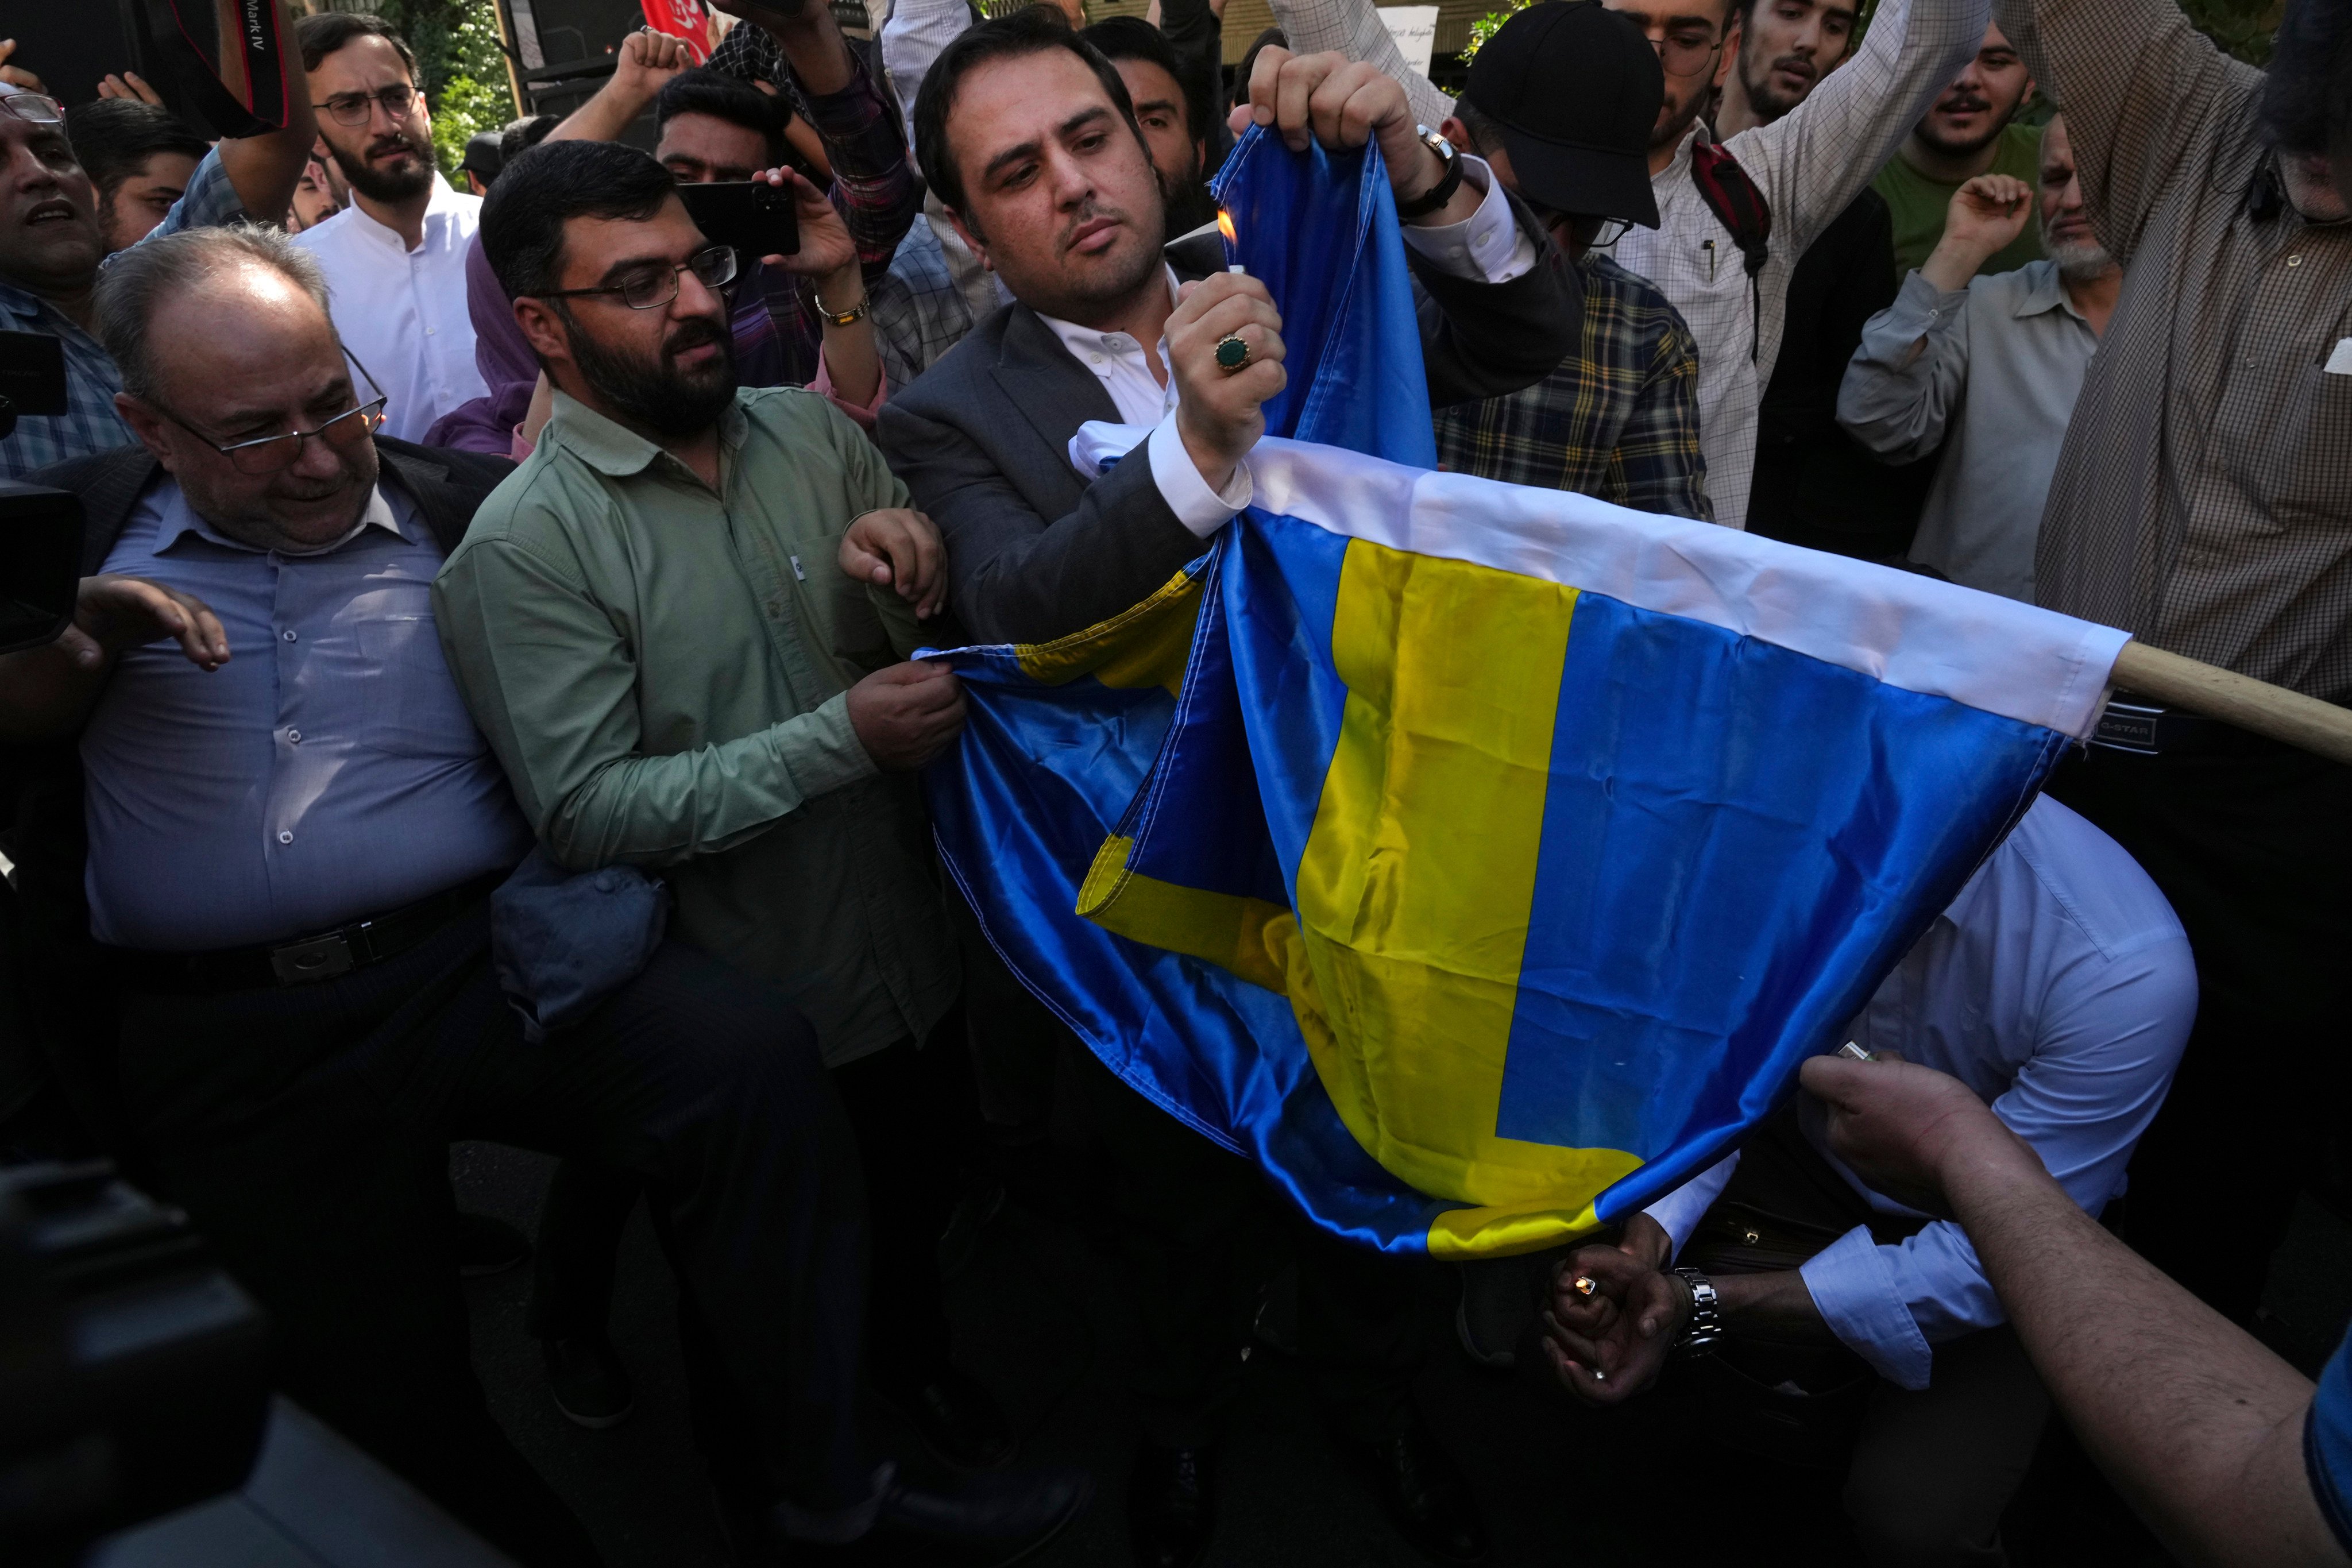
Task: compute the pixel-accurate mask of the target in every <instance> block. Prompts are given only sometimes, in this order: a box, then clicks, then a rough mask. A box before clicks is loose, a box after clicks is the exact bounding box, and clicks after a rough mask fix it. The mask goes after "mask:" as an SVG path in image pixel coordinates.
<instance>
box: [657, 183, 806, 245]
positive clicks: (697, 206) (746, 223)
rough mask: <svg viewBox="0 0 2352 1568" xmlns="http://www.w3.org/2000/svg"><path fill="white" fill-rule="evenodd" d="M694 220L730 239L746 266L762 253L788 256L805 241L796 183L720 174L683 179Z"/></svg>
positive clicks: (709, 231)
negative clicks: (709, 179) (705, 179)
mask: <svg viewBox="0 0 2352 1568" xmlns="http://www.w3.org/2000/svg"><path fill="white" fill-rule="evenodd" d="M677 194H678V195H679V196H681V197H683V198H684V199H685V202H686V210H687V212H688V214H689V215H691V216H692V217H693V218H694V222H695V226H697V227H698V228H699V229H701V230H702V232H703V233H704V235H706V236H707V237H709V238H711V239H714V240H716V241H718V242H719V244H721V245H731V246H733V247H735V253H736V254H737V255H738V256H740V257H741V258H744V259H743V261H742V262H741V263H740V264H739V265H744V266H748V265H749V264H750V263H751V262H753V261H757V260H758V259H759V258H761V257H763V256H790V255H792V254H793V252H795V251H797V250H798V249H800V247H801V217H800V211H799V209H798V208H797V207H796V206H795V205H793V187H791V186H789V185H772V184H768V182H767V181H765V180H718V181H712V182H709V183H708V184H682V185H680V186H678V188H677Z"/></svg>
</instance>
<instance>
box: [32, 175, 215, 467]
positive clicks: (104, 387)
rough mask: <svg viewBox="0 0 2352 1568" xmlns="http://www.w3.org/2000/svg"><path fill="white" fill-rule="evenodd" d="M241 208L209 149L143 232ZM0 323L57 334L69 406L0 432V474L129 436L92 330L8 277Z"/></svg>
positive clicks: (108, 365)
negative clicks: (0, 434)
mask: <svg viewBox="0 0 2352 1568" xmlns="http://www.w3.org/2000/svg"><path fill="white" fill-rule="evenodd" d="M243 216H245V205H244V203H242V202H241V201H239V200H238V199H237V195H236V186H235V185H234V184H231V183H230V182H229V177H228V171H227V170H226V169H224V168H222V167H221V161H220V154H219V153H217V152H214V153H206V154H205V161H204V162H203V163H199V164H197V165H196V172H195V173H194V174H193V175H191V176H190V177H189V180H188V188H187V190H186V192H185V193H184V195H182V196H181V197H180V199H179V200H178V201H177V202H175V203H173V206H172V210H171V211H170V212H168V213H166V214H164V215H163V222H162V223H160V224H158V225H156V226H155V230H154V233H153V234H150V235H149V236H148V238H150V239H152V238H154V237H155V236H156V235H163V234H177V233H178V232H179V231H180V230H182V229H184V228H205V227H208V226H211V225H214V224H223V223H234V222H236V220H237V219H238V218H241V217H243ZM0 329H5V330H6V331H15V332H39V333H41V334H42V335H44V336H46V337H52V338H57V339H58V340H59V341H61V342H63V343H64V344H65V349H66V411H65V412H64V413H63V414H58V415H30V414H28V415H24V416H20V417H19V418H18V419H17V421H16V431H15V433H14V434H12V435H10V436H8V437H5V439H0V479H23V478H24V477H25V476H26V474H29V473H31V472H33V470H35V469H36V468H47V467H48V466H49V465H50V464H51V463H62V462H64V461H66V459H68V458H86V457H88V456H89V455H90V454H91V453H92V452H104V451H107V450H110V448H112V447H127V446H129V445H130V444H131V426H128V425H125V424H124V423H123V422H122V418H121V416H120V415H118V414H116V413H115V412H114V395H115V394H116V393H118V392H120V391H121V390H122V378H121V376H120V375H118V374H115V369H114V361H113V360H111V359H110V358H109V357H108V356H107V353H106V350H105V349H103V348H101V347H100V346H99V342H98V340H97V339H96V338H94V337H91V336H90V335H89V333H88V332H86V331H82V330H81V328H79V327H78V326H76V325H75V324H74V323H73V322H71V321H68V320H67V319H66V318H65V316H63V315H62V314H60V313H59V312H58V309H57V307H55V306H54V305H51V304H50V303H48V302H47V300H43V299H41V298H40V297H39V296H38V295H36V294H31V293H27V292H26V290H24V289H18V288H16V287H14V286H12V285H10V284H6V283H0Z"/></svg>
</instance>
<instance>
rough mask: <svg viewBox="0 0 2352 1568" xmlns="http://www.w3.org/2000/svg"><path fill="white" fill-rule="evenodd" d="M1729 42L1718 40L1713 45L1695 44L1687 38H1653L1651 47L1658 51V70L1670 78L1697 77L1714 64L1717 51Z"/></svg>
mask: <svg viewBox="0 0 2352 1568" xmlns="http://www.w3.org/2000/svg"><path fill="white" fill-rule="evenodd" d="M1727 41H1728V40H1727V39H1724V38H1717V39H1716V40H1715V42H1713V43H1711V44H1694V43H1692V42H1691V41H1690V40H1688V39H1687V38H1652V39H1651V40H1650V47H1652V48H1654V49H1655V50H1657V51H1658V68H1659V69H1661V70H1663V71H1664V72H1665V73H1666V74H1667V75H1668V76H1696V75H1698V73H1699V72H1701V71H1703V70H1705V69H1706V68H1707V67H1708V66H1709V65H1711V64H1713V63H1714V60H1715V56H1716V51H1717V50H1718V49H1720V48H1722V47H1723V46H1724V45H1725V43H1727Z"/></svg>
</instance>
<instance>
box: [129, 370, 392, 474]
mask: <svg viewBox="0 0 2352 1568" xmlns="http://www.w3.org/2000/svg"><path fill="white" fill-rule="evenodd" d="M343 357H344V358H346V359H349V360H350V361H351V362H352V365H353V366H355V367H356V368H357V369H358V371H359V373H360V374H361V375H362V376H365V377H366V378H367V384H368V390H369V391H371V392H373V393H374V394H375V395H374V396H373V397H371V398H369V399H368V400H367V401H366V402H365V403H362V404H361V405H358V406H357V407H354V408H346V409H345V410H343V412H341V414H338V415H335V416H332V417H331V418H328V419H321V420H320V421H319V424H318V426H317V427H316V428H315V429H310V430H281V431H279V432H278V434H277V435H275V436H257V437H254V438H253V439H252V440H250V441H215V440H214V439H213V438H212V437H210V436H207V435H205V433H204V432H203V431H201V430H199V429H197V428H196V427H195V426H193V425H191V424H189V423H188V422H187V421H186V420H184V419H183V418H181V417H180V416H178V415H176V414H174V413H173V412H172V411H171V410H170V409H168V408H166V407H164V406H163V405H162V404H160V403H158V404H154V405H153V407H154V409H155V412H156V413H158V414H161V415H162V416H163V417H164V418H166V419H169V420H170V421H171V422H172V423H173V424H174V425H177V426H179V427H180V428H181V429H183V430H185V431H186V432H187V433H188V434H189V435H191V436H194V437H195V438H196V439H197V440H199V441H202V442H203V443H204V444H205V446H207V447H211V448H212V449H213V450H214V451H215V452H218V453H219V454H220V455H221V456H222V457H224V458H227V459H228V460H229V464H230V466H231V467H233V468H236V471H237V472H238V473H240V474H252V475H255V476H257V477H258V476H260V475H263V474H275V473H281V472H283V471H284V470H286V469H288V468H292V467H293V466H294V465H295V464H296V463H297V462H298V461H299V460H300V459H301V456H302V443H303V442H305V441H308V440H310V439H311V438H312V437H317V438H318V439H319V440H321V441H324V442H325V443H326V444H327V445H328V446H330V447H356V446H358V445H359V444H360V443H361V442H362V441H363V440H365V439H366V438H367V437H370V436H373V435H374V434H375V432H376V431H377V430H378V429H379V428H380V427H381V426H383V405H384V404H385V403H386V402H388V401H389V399H387V398H386V397H385V396H384V394H383V388H382V387H380V386H378V385H376V384H375V377H374V376H373V375H369V374H368V367H367V366H365V365H363V364H361V363H360V362H359V359H358V357H357V356H356V355H354V354H352V352H351V351H350V350H349V349H346V350H344V351H343Z"/></svg>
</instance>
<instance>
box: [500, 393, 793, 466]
mask: <svg viewBox="0 0 2352 1568" xmlns="http://www.w3.org/2000/svg"><path fill="white" fill-rule="evenodd" d="M550 407H551V413H550V414H549V415H548V417H547V427H546V428H545V429H544V430H542V431H541V432H540V436H539V445H540V448H541V450H544V449H546V448H547V447H551V446H552V447H562V448H563V449H564V450H565V451H567V452H570V453H571V454H572V456H573V457H575V458H579V459H580V460H581V461H582V462H583V463H585V464H587V465H588V466H589V467H590V468H593V469H595V470H596V471H597V472H598V473H600V474H609V475H611V476H612V477H613V478H614V479H625V478H627V477H628V476H630V475H631V474H641V473H643V472H645V471H646V469H647V468H651V467H652V466H653V464H654V461H655V459H656V458H668V457H669V454H668V453H667V452H665V451H663V450H662V449H661V447H657V446H656V445H655V444H654V443H653V442H651V441H648V440H646V438H645V437H643V436H640V435H638V434H637V433H636V432H635V431H634V430H632V429H630V428H629V427H628V426H625V425H623V424H621V423H619V422H618V421H616V420H612V419H607V418H606V417H604V416H603V415H602V414H599V413H597V412H596V411H595V410H594V409H593V408H591V407H589V406H588V405H586V404H584V403H583V402H581V401H580V400H579V399H578V398H576V397H573V396H572V395H571V394H570V393H567V392H562V391H557V392H556V393H555V394H554V395H553V397H552V398H551V400H550ZM749 430H750V424H749V422H748V421H747V420H745V418H744V417H743V405H742V401H741V395H740V393H739V394H738V395H737V400H736V401H735V402H732V403H730V404H729V405H727V409H726V412H724V413H723V414H721V415H719V445H721V446H722V447H726V448H728V449H729V450H730V451H737V450H740V449H741V447H742V445H743V437H744V436H745V435H746V434H747V433H748V431H749ZM670 461H671V462H672V463H673V464H676V463H677V459H676V458H670ZM677 466H678V471H679V472H681V473H685V472H687V471H688V470H687V469H686V468H685V467H684V465H682V464H679V465H677ZM695 482H696V483H698V484H699V483H700V482H701V481H700V480H699V479H697V480H696V481H695Z"/></svg>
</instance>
